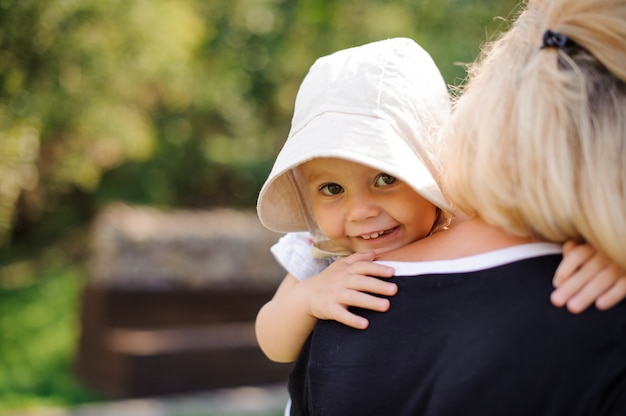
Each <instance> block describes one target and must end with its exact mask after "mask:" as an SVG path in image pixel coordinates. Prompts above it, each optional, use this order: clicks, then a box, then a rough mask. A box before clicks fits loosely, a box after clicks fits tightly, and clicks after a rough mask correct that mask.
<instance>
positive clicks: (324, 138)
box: [257, 111, 451, 233]
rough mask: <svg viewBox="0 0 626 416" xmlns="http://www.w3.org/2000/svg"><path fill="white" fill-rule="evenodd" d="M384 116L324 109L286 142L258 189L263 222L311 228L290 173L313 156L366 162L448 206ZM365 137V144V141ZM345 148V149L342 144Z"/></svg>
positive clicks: (287, 227) (278, 228) (274, 226)
mask: <svg viewBox="0 0 626 416" xmlns="http://www.w3.org/2000/svg"><path fill="white" fill-rule="evenodd" d="M405 140H406V139H403V138H402V137H401V136H399V135H398V133H397V132H396V131H395V130H394V129H393V127H392V125H391V124H390V123H389V122H388V121H386V120H385V119H383V118H380V117H375V116H371V115H359V114H348V113H341V112H336V111H334V112H324V113H322V114H321V115H319V116H318V117H315V118H314V119H312V120H311V121H310V122H309V123H308V124H307V125H306V126H305V127H304V128H302V129H300V131H298V132H295V133H294V134H293V135H292V136H291V137H290V138H289V140H287V141H286V142H285V145H284V147H283V149H282V150H281V152H280V154H279V155H278V157H277V159H276V162H275V163H274V167H273V169H272V171H271V173H270V175H269V177H268V180H267V181H266V182H265V184H264V186H263V188H262V189H261V192H260V193H259V198H258V203H257V212H258V215H259V219H260V220H261V222H262V223H263V225H264V226H265V227H267V228H268V229H270V230H273V231H276V232H281V233H285V232H293V231H305V230H310V227H308V224H312V223H314V221H312V219H310V218H306V217H305V216H306V215H308V214H307V213H308V212H310V209H308V207H307V204H308V202H307V200H306V198H303V196H301V195H300V192H302V191H303V190H299V189H298V187H297V184H295V183H294V179H293V176H292V175H290V174H289V172H291V171H292V170H293V169H294V168H296V167H297V166H299V165H301V164H303V163H305V162H307V161H309V160H313V159H316V158H338V159H344V160H348V161H351V162H355V163H360V164H363V165H366V166H369V167H371V168H373V169H377V170H380V171H381V172H385V173H387V174H389V175H392V176H394V177H396V178H398V179H400V180H401V181H403V182H405V183H407V184H408V185H409V186H411V187H412V188H413V189H414V190H415V191H416V192H417V193H418V194H420V195H421V196H422V197H424V198H425V199H427V200H429V201H430V202H432V203H433V204H434V205H436V206H438V207H439V208H441V209H443V210H444V211H447V212H451V208H450V206H449V205H448V203H447V201H446V199H445V198H444V197H443V195H442V193H441V191H440V189H439V186H438V184H437V182H436V180H435V178H434V177H433V175H432V173H431V172H430V171H429V169H428V168H427V166H426V165H425V164H424V163H423V162H422V160H421V159H420V158H419V157H418V156H417V155H416V154H415V152H414V151H413V150H412V149H411V148H410V147H409V145H408V144H407V143H406V141H405ZM363 143H368V145H363ZM346 149H349V150H346Z"/></svg>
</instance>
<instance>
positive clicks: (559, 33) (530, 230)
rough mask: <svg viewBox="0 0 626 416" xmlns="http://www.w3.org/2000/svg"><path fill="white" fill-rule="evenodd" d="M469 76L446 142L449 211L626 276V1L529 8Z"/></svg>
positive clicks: (583, 0)
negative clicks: (604, 257)
mask: <svg viewBox="0 0 626 416" xmlns="http://www.w3.org/2000/svg"><path fill="white" fill-rule="evenodd" d="M548 31H550V32H548ZM546 32H547V33H548V34H547V35H546ZM544 36H546V38H545V39H544ZM542 45H543V46H542ZM469 74H470V76H469V82H468V84H467V88H466V89H465V92H464V93H463V94H462V95H461V97H460V99H459V100H458V101H457V102H456V103H455V109H454V114H453V117H452V120H451V124H450V128H449V129H447V130H446V131H445V132H444V136H445V137H444V142H445V143H447V146H446V147H445V149H444V151H443V153H442V155H441V158H442V160H443V162H444V170H445V172H446V173H445V175H444V184H445V189H446V191H447V192H448V194H449V196H450V197H451V199H452V200H453V201H455V203H456V204H457V206H458V207H459V208H460V209H461V210H463V211H465V212H466V213H468V214H470V215H472V214H476V215H478V216H480V217H482V218H483V219H485V220H486V221H487V222H489V223H491V224H493V225H496V226H499V227H502V228H504V229H505V230H507V231H509V232H512V233H514V234H517V235H524V236H539V237H542V238H545V239H548V240H551V241H557V242H561V241H565V240H566V239H571V238H573V239H578V240H584V241H587V242H589V243H591V244H592V245H594V246H595V247H596V248H598V249H599V250H601V251H603V252H605V253H606V254H608V255H609V256H610V257H612V258H613V259H614V261H616V262H618V263H619V264H621V266H622V267H624V268H626V256H625V255H624V254H625V253H626V183H625V182H626V166H625V164H626V84H625V83H626V0H530V1H528V4H527V5H526V8H525V10H523V11H522V13H521V14H520V16H519V18H518V19H517V21H516V22H515V23H514V24H513V26H512V28H511V30H509V31H508V32H507V33H505V34H503V35H502V36H501V37H500V38H499V39H497V40H496V41H495V42H493V43H491V44H489V45H487V47H486V48H485V50H484V52H483V56H482V57H481V60H480V61H479V62H478V63H476V64H475V65H474V66H473V67H471V68H470V72H469Z"/></svg>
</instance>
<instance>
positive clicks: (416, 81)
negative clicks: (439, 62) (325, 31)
mask: <svg viewBox="0 0 626 416" xmlns="http://www.w3.org/2000/svg"><path fill="white" fill-rule="evenodd" d="M442 91H445V82H444V80H443V78H442V76H441V73H440V72H439V70H438V68H437V66H436V65H435V63H434V62H433V60H432V58H431V57H430V55H429V54H428V53H427V52H426V51H424V50H423V49H422V48H421V47H420V46H419V45H418V44H417V43H415V42H414V41H413V40H411V39H408V38H394V39H387V40H383V41H378V42H373V43H369V44H366V45H363V46H359V47H354V48H349V49H345V50H341V51H338V52H335V53H333V54H331V55H328V56H324V57H322V58H319V59H318V60H316V62H315V63H314V64H313V66H312V67H311V69H310V70H309V72H308V74H307V75H306V77H305V79H304V80H303V82H302V85H301V86H300V89H299V91H298V94H297V96H296V103H295V108H294V115H293V119H292V125H291V130H290V133H289V137H292V136H293V135H295V134H296V133H298V132H299V131H300V130H302V129H303V128H305V127H306V125H307V124H308V123H309V122H310V121H311V120H313V119H314V118H316V117H319V116H320V115H322V114H324V113H328V112H337V113H345V114H352V115H361V116H370V117H379V118H383V119H385V120H386V121H387V122H388V123H390V124H391V126H392V127H393V128H394V129H395V130H396V131H397V132H398V134H399V135H400V136H401V137H403V138H405V139H409V140H405V141H407V143H408V144H409V145H410V146H411V147H412V148H413V149H414V150H416V151H419V147H421V143H422V142H421V140H424V139H431V138H433V137H434V134H432V133H433V131H434V130H436V129H438V128H439V127H440V124H441V122H442V120H443V119H445V118H447V116H448V114H449V112H450V102H449V99H448V97H447V93H446V94H442ZM288 140H289V139H288Z"/></svg>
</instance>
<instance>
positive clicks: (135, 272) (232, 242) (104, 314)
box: [75, 205, 291, 398]
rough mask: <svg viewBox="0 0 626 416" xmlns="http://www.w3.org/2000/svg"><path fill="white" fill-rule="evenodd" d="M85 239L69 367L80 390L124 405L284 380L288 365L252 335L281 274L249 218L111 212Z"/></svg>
mask: <svg viewBox="0 0 626 416" xmlns="http://www.w3.org/2000/svg"><path fill="white" fill-rule="evenodd" d="M92 236H93V237H92V240H93V247H92V255H91V263H90V264H91V268H90V280H89V283H88V284H87V285H86V287H85V288H84V291H83V295H82V305H81V336H80V341H79V345H78V353H77V357H76V363H75V371H76V374H77V376H78V377H79V379H80V380H81V381H82V382H83V383H84V384H85V385H87V386H89V387H91V388H92V389H94V390H95V391H97V392H99V393H100V394H103V395H104V396H106V397H110V398H124V397H142V396H154V395H167V394H178V393H186V392H192V391H200V390H206V389H213V388H222V387H232V386H240V385H254V384H267V383H275V382H283V381H286V379H287V375H288V372H289V370H290V368H291V366H290V365H287V364H277V363H273V362H271V361H269V360H268V359H267V358H266V357H265V356H264V355H263V353H262V352H261V350H260V349H259V347H258V345H257V343H256V339H255V335H254V318H255V316H256V313H257V312H258V310H259V308H260V307H261V306H262V305H263V304H264V303H265V302H267V300H269V299H270V298H271V296H272V295H273V293H274V291H275V289H276V287H277V285H278V284H279V282H280V280H281V278H282V276H283V275H284V273H285V272H284V270H282V268H280V267H279V266H278V265H277V264H276V262H275V261H274V259H273V258H272V257H271V254H270V253H269V247H270V246H271V244H272V243H273V242H275V240H276V239H277V237H278V236H277V235H276V234H274V233H270V232H268V231H266V230H265V229H264V228H263V227H262V226H261V225H260V224H259V223H258V221H257V219H256V216H255V215H254V213H247V212H238V211H232V210H217V211H211V212H187V211H175V212H160V211H156V210H153V209H148V208H139V207H128V206H123V205H114V206H111V207H108V208H107V209H105V210H104V211H103V212H102V214H101V215H99V216H98V218H97V219H96V221H95V222H94V228H93V231H92ZM181 265H184V266H183V267H181Z"/></svg>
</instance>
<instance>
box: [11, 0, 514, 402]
mask: <svg viewBox="0 0 626 416" xmlns="http://www.w3.org/2000/svg"><path fill="white" fill-rule="evenodd" d="M516 4H517V1H513V0H398V1H386V0H346V1H326V0H209V1H207V0H131V1H128V0H0V412H1V411H5V410H14V409H23V408H37V407H42V406H51V405H55V406H74V405H77V404H81V403H87V402H93V401H106V400H107V398H105V397H103V396H102V395H101V394H99V393H98V392H95V391H93V390H92V389H90V388H89V387H88V386H85V385H84V384H83V383H81V381H80V380H78V379H77V378H76V377H75V375H74V372H73V369H72V367H73V362H74V358H75V353H76V349H77V340H78V337H79V322H80V316H79V315H80V308H79V300H80V296H81V291H82V288H83V287H84V285H85V283H86V282H87V281H88V280H89V278H90V277H89V273H88V271H87V268H86V262H87V258H88V257H89V255H90V253H89V250H88V247H89V241H90V238H91V235H90V232H91V231H92V228H90V226H91V224H92V221H93V220H94V218H95V217H96V216H97V215H98V213H99V212H100V211H101V210H102V209H103V208H104V207H107V206H109V205H110V204H111V203H113V202H118V201H122V202H125V203H127V204H131V205H137V206H149V207H154V208H158V209H162V210H168V209H182V208H184V209H193V210H211V209H214V208H217V207H229V208H233V209H236V210H252V209H253V208H254V205H255V200H256V196H257V192H258V190H259V189H260V187H261V185H262V183H263V181H264V180H265V177H266V175H267V174H268V172H269V169H270V167H271V164H272V162H273V158H274V157H275V155H276V154H277V152H278V150H279V149H280V147H281V145H282V143H283V141H284V139H285V138H286V135H287V132H288V130H289V123H290V118H291V113H292V111H293V103H294V99H295V94H296V91H297V89H298V86H299V84H300V82H301V81H302V79H303V77H304V75H305V74H306V72H307V70H308V68H309V67H310V66H311V64H312V63H313V62H314V60H315V59H316V58H317V57H320V56H323V55H326V54H329V53H331V52H334V51H336V50H339V49H343V48H347V47H351V46H356V45H360V44H363V43H367V42H370V41H374V40H380V39H384V38H390V37H397V36H404V37H410V38H413V39H415V40H416V41H417V42H418V43H420V44H421V45H422V46H423V47H424V48H425V49H426V50H427V51H429V52H430V53H431V55H432V56H433V58H434V60H435V62H437V64H438V65H439V67H440V69H441V71H442V73H443V75H444V78H445V80H446V82H448V83H449V84H450V85H459V84H460V83H461V82H462V80H463V78H464V76H465V71H464V67H463V64H464V63H468V62H471V61H472V60H473V59H474V58H475V57H476V56H477V54H478V52H479V48H480V45H481V43H482V42H483V41H484V40H486V39H487V38H489V37H490V36H492V35H493V34H494V33H497V32H498V31H500V30H503V29H505V28H506V23H505V22H504V20H503V19H506V18H510V17H512V16H513V14H512V12H513V10H514V8H515V6H516ZM477 111H479V109H477Z"/></svg>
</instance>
